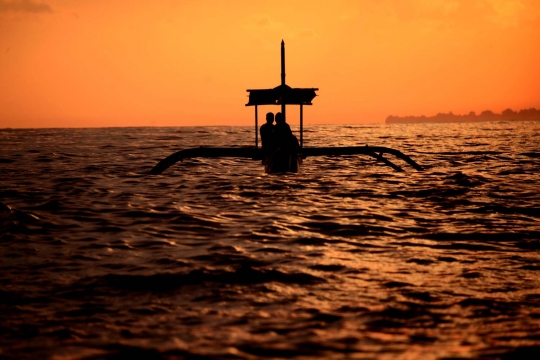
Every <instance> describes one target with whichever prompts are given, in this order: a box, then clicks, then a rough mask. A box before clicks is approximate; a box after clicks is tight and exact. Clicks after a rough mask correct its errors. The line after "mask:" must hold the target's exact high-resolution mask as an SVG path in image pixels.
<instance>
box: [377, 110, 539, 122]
mask: <svg viewBox="0 0 540 360" xmlns="http://www.w3.org/2000/svg"><path fill="white" fill-rule="evenodd" d="M538 120H540V110H537V109H535V108H530V109H522V110H519V111H514V110H512V109H506V110H504V111H503V112H502V113H500V114H496V113H494V112H492V111H491V110H486V111H483V112H481V113H480V114H478V115H477V114H476V113H475V112H474V111H471V112H470V113H468V114H466V115H455V114H453V113H452V112H449V113H447V114H444V113H439V114H437V115H435V116H425V115H422V116H393V115H390V116H388V117H387V118H386V124H409V123H451V122H486V121H538Z"/></svg>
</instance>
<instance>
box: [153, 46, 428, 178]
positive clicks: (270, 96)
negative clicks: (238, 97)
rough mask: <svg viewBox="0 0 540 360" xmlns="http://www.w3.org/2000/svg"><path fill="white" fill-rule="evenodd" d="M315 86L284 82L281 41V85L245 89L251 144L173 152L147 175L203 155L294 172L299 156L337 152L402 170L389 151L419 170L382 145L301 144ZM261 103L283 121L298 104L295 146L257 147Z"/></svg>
mask: <svg viewBox="0 0 540 360" xmlns="http://www.w3.org/2000/svg"><path fill="white" fill-rule="evenodd" d="M318 90H319V89H318V88H292V87H290V86H289V85H287V84H286V83H285V42H284V41H283V40H282V41H281V84H280V85H278V86H276V87H274V88H270V89H248V90H247V92H249V101H248V103H247V104H246V106H254V107H255V146H247V147H226V148H225V147H202V146H201V147H198V148H191V149H184V150H180V151H177V152H175V153H173V154H171V155H169V156H167V157H166V158H165V159H163V160H161V161H160V162H159V163H158V164H156V166H154V168H152V170H150V174H153V175H157V174H161V173H162V172H163V171H165V170H167V169H168V168H169V167H171V166H172V165H174V164H175V163H177V162H178V161H182V160H184V159H189V158H195V157H203V158H219V157H235V158H248V159H252V160H258V161H261V160H262V163H263V165H264V171H265V172H266V173H287V172H293V173H295V172H298V171H299V170H300V166H301V164H302V161H303V159H305V158H307V157H311V156H339V155H368V156H371V157H373V158H375V159H377V160H378V161H380V162H382V163H384V164H385V165H387V166H390V167H391V168H393V169H394V170H396V171H404V170H403V169H402V168H401V167H400V166H398V165H396V164H394V163H393V162H391V161H390V160H388V159H387V158H385V157H384V156H383V155H384V154H391V155H394V156H395V157H397V158H399V159H402V160H404V161H405V162H406V163H408V164H409V165H410V166H412V167H413V168H414V169H416V170H419V171H421V170H423V168H422V167H421V166H420V165H418V164H417V163H416V162H415V161H414V160H412V159H411V158H410V157H409V156H407V155H405V154H403V153H402V152H401V151H399V150H396V149H392V148H388V147H383V146H368V145H365V146H345V147H304V136H303V135H304V119H303V113H304V112H303V107H304V105H312V101H313V99H314V98H315V97H316V96H317V94H316V91H318ZM264 105H273V106H275V105H281V116H282V118H283V121H284V122H286V110H287V105H299V106H300V134H299V135H300V139H299V141H298V146H295V147H291V146H283V144H278V145H277V146H276V147H275V148H273V149H272V150H271V151H270V152H268V151H263V150H262V149H261V148H259V129H258V128H259V121H258V108H259V106H264Z"/></svg>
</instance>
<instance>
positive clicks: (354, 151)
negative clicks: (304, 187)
mask: <svg viewBox="0 0 540 360" xmlns="http://www.w3.org/2000/svg"><path fill="white" fill-rule="evenodd" d="M383 154H392V155H394V156H395V157H397V158H399V159H401V160H403V161H405V162H406V163H408V164H409V165H411V166H412V167H413V168H415V169H416V170H418V171H422V170H424V169H423V168H422V167H421V166H420V165H418V164H417V163H416V162H415V161H414V160H413V159H411V158H410V157H408V156H407V155H405V154H403V153H402V152H401V151H399V150H396V149H391V148H387V147H383V146H368V145H366V146H346V147H313V148H304V149H302V156H303V157H304V158H305V157H308V156H341V155H368V156H371V157H373V158H375V159H377V160H378V161H381V162H383V163H384V164H385V165H388V166H390V167H391V168H392V169H394V170H396V171H399V172H402V171H404V170H403V169H402V168H401V167H400V166H398V165H396V164H394V163H392V162H391V161H390V160H388V159H386V158H384V157H383V156H382V155H383ZM196 157H202V158H219V157H236V158H248V159H252V160H260V159H261V157H262V153H261V150H260V149H258V148H254V147H238V148H220V147H202V146H201V147H198V148H192V149H185V150H180V151H177V152H175V153H173V154H171V155H169V156H167V157H166V158H165V159H163V160H161V161H160V162H159V163H158V164H157V165H156V166H154V168H153V169H152V170H150V174H152V175H159V174H161V173H162V172H164V171H165V170H167V169H168V168H169V167H171V166H172V165H174V164H176V163H177V162H178V161H182V160H184V159H191V158H196Z"/></svg>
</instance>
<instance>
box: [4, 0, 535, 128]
mask: <svg viewBox="0 0 540 360" xmlns="http://www.w3.org/2000/svg"><path fill="white" fill-rule="evenodd" d="M281 39H284V40H285V44H286V55H287V84H289V85H290V86H292V87H318V88H319V89H320V90H319V92H318V94H319V96H318V97H317V98H315V100H314V102H313V103H314V106H312V107H306V108H305V111H304V112H305V121H306V123H307V124H317V123H342V124H344V123H346V124H351V123H366V122H383V121H384V120H385V118H386V116H388V115H422V114H425V115H434V114H436V113H437V112H448V111H452V112H454V113H468V112H469V111H471V110H472V111H476V112H480V111H482V110H486V109H491V110H493V111H495V112H500V111H502V110H504V109H506V108H508V107H510V108H513V109H514V110H518V109H521V108H526V107H537V108H540V46H539V44H540V1H538V0H362V1H356V0H347V1H339V0H334V1H325V0H324V1H323V0H321V1H318V0H310V1H300V0H295V1H290V0H271V1H264V0H261V1H254V0H227V1H217V0H216V1H214V0H183V1H180V0H178V1H173V0H161V1H160V0H156V1H141V0H77V1H73V0H43V1H38V0H17V1H15V0H8V1H6V0H0V128H4V127H72V126H73V127H96V126H148V125H149V126H181V125H227V124H230V125H251V124H252V122H253V113H254V111H253V108H252V107H249V108H247V107H245V106H244V105H245V104H246V103H247V92H246V89H248V88H249V89H253V88H271V87H274V86H277V85H279V83H280V62H279V58H280V42H281ZM266 111H279V109H278V108H277V107H263V108H261V109H260V114H262V113H265V112H266ZM287 114H288V122H289V123H291V124H296V123H297V119H298V115H297V114H298V110H297V108H294V109H293V108H291V109H290V110H289V111H288V112H287ZM260 120H262V116H260Z"/></svg>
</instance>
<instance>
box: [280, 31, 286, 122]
mask: <svg viewBox="0 0 540 360" xmlns="http://www.w3.org/2000/svg"><path fill="white" fill-rule="evenodd" d="M284 90H285V42H284V41H283V39H282V40H281V117H282V119H283V122H286V118H285V96H284V94H283V91H284Z"/></svg>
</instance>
